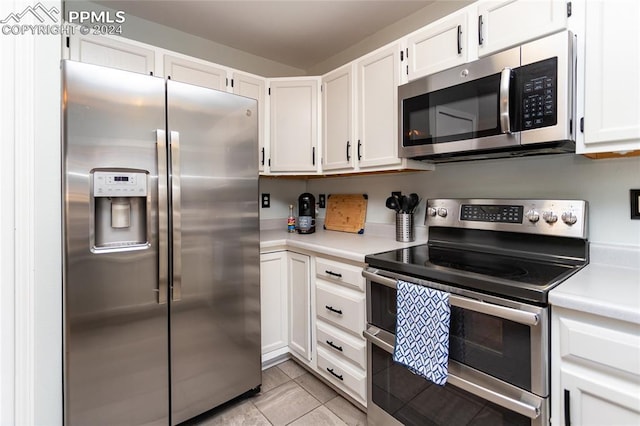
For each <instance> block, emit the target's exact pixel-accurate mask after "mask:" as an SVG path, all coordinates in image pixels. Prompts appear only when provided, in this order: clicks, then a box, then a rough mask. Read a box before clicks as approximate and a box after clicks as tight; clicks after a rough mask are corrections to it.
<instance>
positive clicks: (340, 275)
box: [324, 271, 342, 278]
mask: <svg viewBox="0 0 640 426" xmlns="http://www.w3.org/2000/svg"><path fill="white" fill-rule="evenodd" d="M324 273H325V274H327V275H331V276H334V277H338V278H342V274H339V273H337V272H333V271H324Z"/></svg>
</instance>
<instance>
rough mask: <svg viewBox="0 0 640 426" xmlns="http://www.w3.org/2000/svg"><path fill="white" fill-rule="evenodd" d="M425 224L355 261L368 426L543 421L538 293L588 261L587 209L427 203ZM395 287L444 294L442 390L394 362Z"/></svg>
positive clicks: (568, 204) (542, 296) (546, 395)
mask: <svg viewBox="0 0 640 426" xmlns="http://www.w3.org/2000/svg"><path fill="white" fill-rule="evenodd" d="M425 224H426V225H427V227H428V242H427V244H424V245H418V246H414V247H409V248H404V249H399V250H393V251H388V252H384V253H378V254H374V255H369V256H366V258H365V261H366V263H367V267H366V268H365V271H364V272H363V275H364V276H365V277H366V278H367V322H368V325H367V329H366V330H365V332H364V335H365V337H366V338H367V341H368V345H367V354H368V376H367V380H368V397H367V398H368V407H367V410H368V413H367V414H368V420H369V424H372V425H383V424H384V425H388V424H405V425H426V424H429V425H431V424H434V425H485V424H486V425H493V426H496V425H548V424H549V415H550V409H549V405H550V360H549V357H550V347H549V345H550V337H549V331H550V324H549V319H550V312H549V305H548V302H547V301H548V294H549V291H550V290H551V289H552V288H553V287H555V286H556V285H558V284H560V283H561V282H562V281H564V280H566V279H567V278H568V277H569V276H571V275H573V274H575V273H576V272H577V271H579V270H580V269H581V268H582V267H584V266H585V265H586V264H587V263H588V261H589V244H588V239H587V203H586V202H585V201H579V200H517V199H436V200H429V201H428V202H427V212H426V217H425ZM398 280H403V281H407V282H411V283H415V284H419V285H423V286H428V287H431V288H434V289H437V290H441V291H445V292H448V293H450V297H449V301H450V304H451V323H450V338H449V364H448V370H449V376H448V381H447V384H446V385H445V386H438V385H435V384H432V383H431V382H429V381H427V380H425V379H423V378H421V377H419V376H417V375H414V374H412V373H411V372H410V371H409V370H408V369H406V368H405V367H403V366H401V365H400V364H396V363H394V362H393V360H392V353H393V348H394V344H395V327H396V283H397V281H398Z"/></svg>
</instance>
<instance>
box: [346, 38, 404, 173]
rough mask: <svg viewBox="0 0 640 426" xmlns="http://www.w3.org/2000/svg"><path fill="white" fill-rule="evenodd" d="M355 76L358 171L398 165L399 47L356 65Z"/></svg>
mask: <svg viewBox="0 0 640 426" xmlns="http://www.w3.org/2000/svg"><path fill="white" fill-rule="evenodd" d="M356 68H357V72H358V76H357V79H358V94H357V99H358V106H357V109H358V140H357V145H356V156H357V158H358V162H359V167H360V168H366V167H375V166H386V165H393V164H400V159H399V158H398V81H399V80H398V79H399V75H400V45H399V44H393V45H391V46H388V47H386V48H383V49H381V50H379V51H377V52H375V53H373V54H371V55H369V56H366V57H364V58H363V59H361V60H360V61H358V62H357V63H356Z"/></svg>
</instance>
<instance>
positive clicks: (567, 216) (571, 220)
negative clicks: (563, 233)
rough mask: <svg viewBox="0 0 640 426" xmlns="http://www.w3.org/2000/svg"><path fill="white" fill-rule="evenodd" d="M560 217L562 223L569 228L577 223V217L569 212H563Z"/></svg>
mask: <svg viewBox="0 0 640 426" xmlns="http://www.w3.org/2000/svg"><path fill="white" fill-rule="evenodd" d="M561 217H562V221H563V222H564V223H566V224H567V225H569V226H571V225H573V224H575V223H576V222H577V221H578V217H577V216H576V215H575V214H573V213H571V212H564V213H562V216H561Z"/></svg>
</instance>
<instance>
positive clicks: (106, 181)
mask: <svg viewBox="0 0 640 426" xmlns="http://www.w3.org/2000/svg"><path fill="white" fill-rule="evenodd" d="M93 196H94V197H146V196H147V174H146V173H142V172H119V171H117V172H111V171H109V172H105V171H94V172H93Z"/></svg>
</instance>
